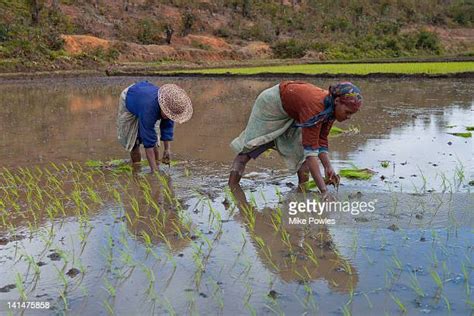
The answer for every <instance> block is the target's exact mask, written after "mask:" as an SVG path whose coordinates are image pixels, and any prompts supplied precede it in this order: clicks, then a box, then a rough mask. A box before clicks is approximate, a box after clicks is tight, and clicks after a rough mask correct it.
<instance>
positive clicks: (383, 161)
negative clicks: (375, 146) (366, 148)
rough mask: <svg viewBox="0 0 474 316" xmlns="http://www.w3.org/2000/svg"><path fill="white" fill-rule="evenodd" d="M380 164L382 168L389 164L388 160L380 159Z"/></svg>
mask: <svg viewBox="0 0 474 316" xmlns="http://www.w3.org/2000/svg"><path fill="white" fill-rule="evenodd" d="M380 165H381V166H382V168H388V166H390V161H388V160H382V161H381V162H380Z"/></svg>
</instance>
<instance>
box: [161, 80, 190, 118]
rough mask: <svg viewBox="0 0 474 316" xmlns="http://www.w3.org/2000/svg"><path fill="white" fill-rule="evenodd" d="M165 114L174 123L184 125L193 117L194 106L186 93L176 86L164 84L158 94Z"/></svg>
mask: <svg viewBox="0 0 474 316" xmlns="http://www.w3.org/2000/svg"><path fill="white" fill-rule="evenodd" d="M158 103H159V104H160V109H161V111H163V113H164V114H165V115H166V116H167V117H168V118H169V119H170V120H172V121H175V122H177V123H184V122H186V121H189V119H191V116H193V105H192V104H191V99H189V97H188V95H187V94H186V92H185V91H184V90H183V89H181V88H180V87H178V86H177V85H175V84H164V85H162V86H161V87H160V90H159V93H158Z"/></svg>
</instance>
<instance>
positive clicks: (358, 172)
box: [339, 168, 376, 180]
mask: <svg viewBox="0 0 474 316" xmlns="http://www.w3.org/2000/svg"><path fill="white" fill-rule="evenodd" d="M375 173H376V172H375V171H372V170H370V169H367V168H365V169H341V170H340V171H339V174H340V175H341V177H344V178H349V179H358V180H369V179H371V178H372V176H373V175H374V174H375Z"/></svg>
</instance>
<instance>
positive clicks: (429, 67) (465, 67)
mask: <svg viewBox="0 0 474 316" xmlns="http://www.w3.org/2000/svg"><path fill="white" fill-rule="evenodd" d="M473 68H474V63H473V62H455V63H453V62H451V63H444V62H423V63H389V64H387V63H370V64H300V65H279V66H260V67H239V68H212V69H193V70H180V71H179V72H178V71H176V70H174V71H163V72H162V73H167V74H171V73H174V74H177V73H201V74H202V73H204V74H237V75H240V74H241V75H257V74H261V73H275V74H284V73H292V74H295V73H298V74H308V75H315V74H324V73H330V74H338V73H339V74H370V73H381V72H382V73H397V74H420V73H425V74H440V73H456V72H465V71H472V70H471V69H473Z"/></svg>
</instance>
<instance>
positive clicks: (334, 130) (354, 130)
mask: <svg viewBox="0 0 474 316" xmlns="http://www.w3.org/2000/svg"><path fill="white" fill-rule="evenodd" d="M359 132H360V129H359V128H358V127H355V126H352V125H351V126H349V128H348V129H342V128H340V127H337V126H333V127H331V130H330V131H329V136H339V135H342V134H358V133H359Z"/></svg>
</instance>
